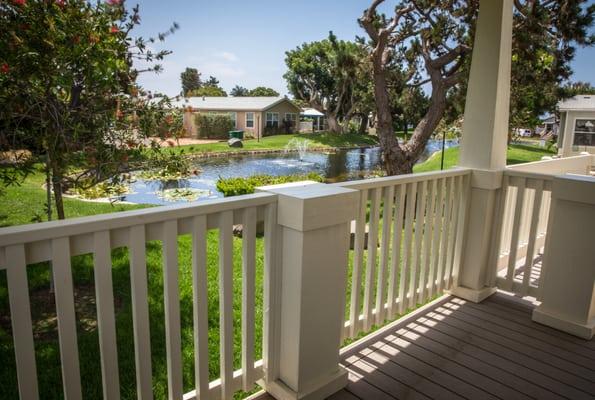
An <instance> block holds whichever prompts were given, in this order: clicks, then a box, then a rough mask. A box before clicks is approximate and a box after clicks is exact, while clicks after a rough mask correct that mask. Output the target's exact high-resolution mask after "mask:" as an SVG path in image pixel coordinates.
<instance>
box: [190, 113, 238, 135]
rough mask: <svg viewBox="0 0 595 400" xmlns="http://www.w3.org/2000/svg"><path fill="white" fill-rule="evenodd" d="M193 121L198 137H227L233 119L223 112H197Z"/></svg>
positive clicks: (232, 126)
mask: <svg viewBox="0 0 595 400" xmlns="http://www.w3.org/2000/svg"><path fill="white" fill-rule="evenodd" d="M194 123H195V124H196V134H197V136H198V137H199V138H207V139H227V138H228V137H229V131H231V130H232V129H234V123H233V119H232V118H231V117H230V116H229V115H224V114H197V115H196V117H195V118H194Z"/></svg>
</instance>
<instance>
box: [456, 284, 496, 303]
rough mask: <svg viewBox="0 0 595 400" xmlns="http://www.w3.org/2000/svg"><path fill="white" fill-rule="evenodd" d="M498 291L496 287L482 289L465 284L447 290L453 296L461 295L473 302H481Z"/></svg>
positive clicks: (462, 297)
mask: <svg viewBox="0 0 595 400" xmlns="http://www.w3.org/2000/svg"><path fill="white" fill-rule="evenodd" d="M497 291H498V288H495V287H483V288H481V289H469V288H466V287H464V286H455V287H453V288H452V289H451V290H447V291H446V293H448V294H451V295H453V296H457V297H460V298H461V299H463V300H467V301H470V302H472V303H481V302H482V301H484V300H485V299H487V298H488V297H490V296H491V295H493V294H494V293H496V292H497Z"/></svg>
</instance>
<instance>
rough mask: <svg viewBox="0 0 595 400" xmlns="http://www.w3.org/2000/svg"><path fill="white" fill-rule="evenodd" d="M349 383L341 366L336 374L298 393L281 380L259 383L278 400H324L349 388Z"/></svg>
mask: <svg viewBox="0 0 595 400" xmlns="http://www.w3.org/2000/svg"><path fill="white" fill-rule="evenodd" d="M347 382H348V380H347V371H346V370H345V369H344V368H343V367H341V366H339V370H338V371H337V372H336V373H335V374H333V375H331V376H330V377H327V378H326V379H323V380H321V381H319V382H316V383H315V384H313V385H311V386H310V387H309V388H306V389H304V390H298V391H297V392H296V391H295V390H293V389H291V388H290V387H288V386H287V385H286V384H285V383H283V381H281V380H277V381H274V382H269V383H264V382H259V384H260V385H261V386H263V387H264V388H265V390H266V391H267V393H268V394H270V395H271V396H273V397H274V398H275V399H277V400H322V399H326V398H327V397H329V396H330V395H332V394H333V393H336V392H338V391H339V390H341V389H343V388H344V387H345V386H347Z"/></svg>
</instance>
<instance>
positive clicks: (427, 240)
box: [418, 179, 437, 303]
mask: <svg viewBox="0 0 595 400" xmlns="http://www.w3.org/2000/svg"><path fill="white" fill-rule="evenodd" d="M436 185H437V181H436V180H435V179H433V180H432V181H430V182H428V195H427V208H426V220H425V224H424V237H423V244H422V246H423V252H422V254H423V258H421V259H420V267H421V268H420V274H419V300H418V301H419V303H423V302H424V301H425V300H426V295H427V283H428V282H429V279H428V275H429V270H430V263H431V260H430V255H431V250H432V234H433V231H432V229H433V228H434V215H435V213H434V207H435V202H436Z"/></svg>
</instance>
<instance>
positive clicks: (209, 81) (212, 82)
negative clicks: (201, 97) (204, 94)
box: [203, 76, 219, 87]
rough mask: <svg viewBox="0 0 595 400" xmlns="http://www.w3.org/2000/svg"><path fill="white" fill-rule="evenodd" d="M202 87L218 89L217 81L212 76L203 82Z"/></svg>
mask: <svg viewBox="0 0 595 400" xmlns="http://www.w3.org/2000/svg"><path fill="white" fill-rule="evenodd" d="M203 85H204V86H212V87H219V79H217V78H215V77H214V76H209V79H207V80H206V81H204V83H203Z"/></svg>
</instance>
